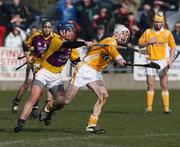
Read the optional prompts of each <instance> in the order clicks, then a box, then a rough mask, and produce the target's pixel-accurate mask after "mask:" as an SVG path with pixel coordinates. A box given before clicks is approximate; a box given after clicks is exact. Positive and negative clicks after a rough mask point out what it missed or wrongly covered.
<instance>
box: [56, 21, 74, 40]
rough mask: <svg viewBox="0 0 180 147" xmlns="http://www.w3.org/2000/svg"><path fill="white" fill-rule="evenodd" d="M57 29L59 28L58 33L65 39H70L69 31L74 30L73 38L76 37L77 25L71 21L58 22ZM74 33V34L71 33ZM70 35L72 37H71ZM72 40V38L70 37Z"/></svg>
mask: <svg viewBox="0 0 180 147" xmlns="http://www.w3.org/2000/svg"><path fill="white" fill-rule="evenodd" d="M57 30H58V33H59V35H60V36H61V37H63V38H64V39H68V40H69V36H70V35H68V31H70V30H71V31H73V32H74V33H73V34H74V36H73V37H72V36H71V37H72V38H73V39H74V38H75V37H76V35H75V34H76V27H75V25H74V24H73V23H70V22H61V23H59V24H58V26H57ZM71 35H72V34H71ZM71 37H70V38H71ZM70 40H71V39H70Z"/></svg>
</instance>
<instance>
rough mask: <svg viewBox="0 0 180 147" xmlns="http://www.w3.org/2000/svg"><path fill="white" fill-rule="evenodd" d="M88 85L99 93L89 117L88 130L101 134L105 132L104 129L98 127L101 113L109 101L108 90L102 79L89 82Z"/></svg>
mask: <svg viewBox="0 0 180 147" xmlns="http://www.w3.org/2000/svg"><path fill="white" fill-rule="evenodd" d="M88 87H89V88H90V89H92V90H93V92H94V93H95V94H96V95H97V97H98V99H97V101H96V103H95V105H94V108H93V112H92V114H91V115H90V117H89V121H88V126H87V127H86V131H88V132H91V133H99V134H100V133H103V132H104V129H100V128H98V126H97V121H98V118H99V115H100V114H101V111H102V108H103V106H104V105H105V103H106V101H107V98H108V92H107V89H106V86H105V83H104V81H102V80H98V81H95V82H92V83H89V84H88Z"/></svg>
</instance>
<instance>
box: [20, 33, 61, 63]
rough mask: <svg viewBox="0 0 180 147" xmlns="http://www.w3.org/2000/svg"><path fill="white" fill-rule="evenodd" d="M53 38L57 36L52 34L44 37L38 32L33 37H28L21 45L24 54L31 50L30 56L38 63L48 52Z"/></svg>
mask: <svg viewBox="0 0 180 147" xmlns="http://www.w3.org/2000/svg"><path fill="white" fill-rule="evenodd" d="M54 37H58V35H57V34H55V33H52V34H51V35H50V36H48V37H45V36H43V34H42V33H41V32H40V31H39V32H37V33H35V34H34V35H32V36H30V37H29V38H28V39H27V40H26V41H25V42H24V45H23V49H24V51H25V52H27V51H29V50H31V55H33V56H34V57H35V62H37V63H39V62H40V61H41V58H42V57H43V56H44V54H45V52H46V51H47V50H48V48H49V46H50V44H51V41H52V39H53V38H54Z"/></svg>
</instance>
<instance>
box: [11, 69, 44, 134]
mask: <svg viewBox="0 0 180 147" xmlns="http://www.w3.org/2000/svg"><path fill="white" fill-rule="evenodd" d="M46 77H47V73H46V72H45V71H44V70H43V69H42V70H39V72H38V73H36V76H35V80H34V81H33V84H32V88H31V92H30V96H29V99H28V100H27V102H26V103H25V106H24V109H23V112H22V113H21V116H20V118H19V120H18V122H17V125H16V127H15V130H14V131H15V132H19V131H22V128H23V126H24V124H25V121H26V119H27V118H28V116H29V114H30V113H31V110H32V107H33V105H34V104H35V103H36V102H37V101H38V100H39V98H40V96H41V94H42V90H43V89H44V88H45V86H46V85H47V80H46Z"/></svg>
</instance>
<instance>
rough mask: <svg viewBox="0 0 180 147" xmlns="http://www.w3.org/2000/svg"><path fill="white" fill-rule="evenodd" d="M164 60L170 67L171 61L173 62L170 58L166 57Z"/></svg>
mask: <svg viewBox="0 0 180 147" xmlns="http://www.w3.org/2000/svg"><path fill="white" fill-rule="evenodd" d="M166 61H167V65H168V67H169V68H170V67H171V66H172V63H173V61H172V59H171V58H168V59H166Z"/></svg>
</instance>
